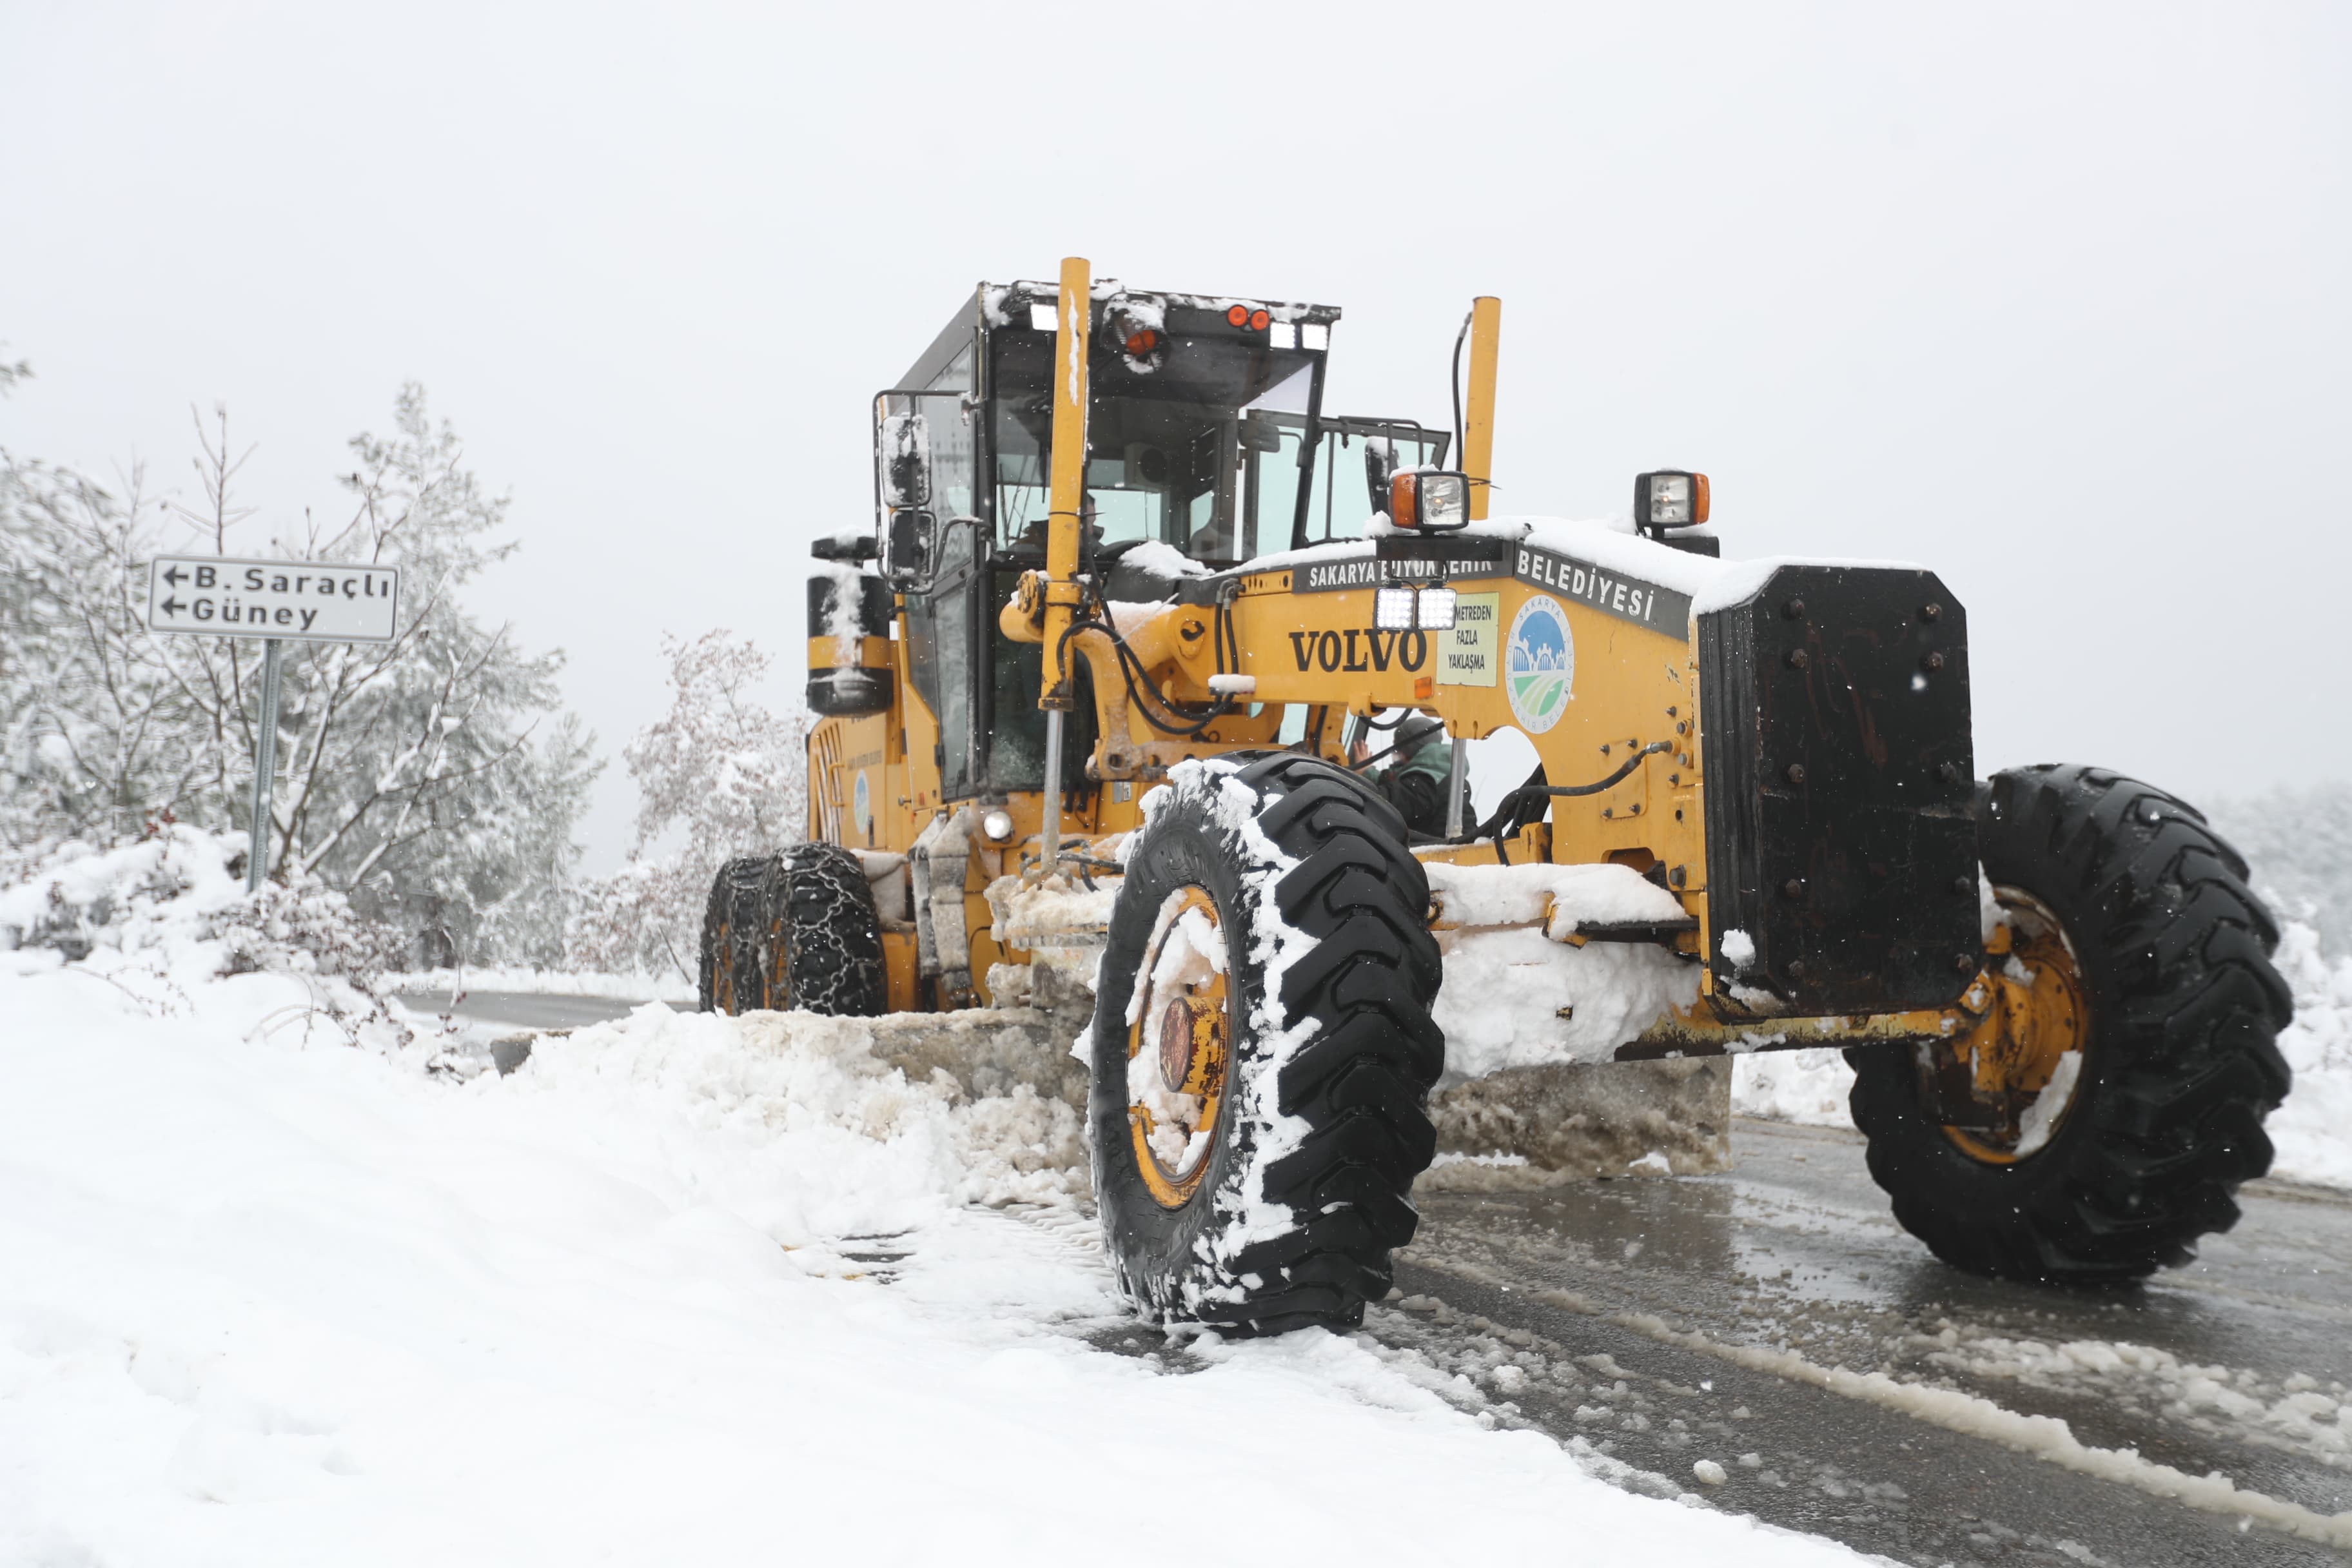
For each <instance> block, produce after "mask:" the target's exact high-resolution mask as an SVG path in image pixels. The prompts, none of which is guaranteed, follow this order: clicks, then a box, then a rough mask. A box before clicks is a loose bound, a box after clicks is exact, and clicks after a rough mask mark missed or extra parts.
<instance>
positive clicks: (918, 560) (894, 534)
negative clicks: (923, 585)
mask: <svg viewBox="0 0 2352 1568" xmlns="http://www.w3.org/2000/svg"><path fill="white" fill-rule="evenodd" d="M934 527H935V525H934V522H933V520H932V517H931V514H930V513H929V512H927V511H915V510H906V511H894V512H892V513H891V514H890V563H889V568H890V574H891V576H893V577H896V578H900V579H903V580H905V581H908V582H920V581H921V580H922V579H923V578H924V577H926V576H928V575H929V574H930V570H931V538H932V534H933V531H934Z"/></svg>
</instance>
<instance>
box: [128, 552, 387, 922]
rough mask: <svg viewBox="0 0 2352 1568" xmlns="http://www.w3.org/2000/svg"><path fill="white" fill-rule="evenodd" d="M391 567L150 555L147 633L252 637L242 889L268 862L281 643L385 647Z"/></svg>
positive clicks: (254, 885) (251, 886)
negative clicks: (257, 648) (249, 786)
mask: <svg viewBox="0 0 2352 1568" xmlns="http://www.w3.org/2000/svg"><path fill="white" fill-rule="evenodd" d="M399 607H400V568H399V567H397V566H345V565H340V564H338V563H335V562H332V561H237V560H232V559H230V558H229V557H227V556H226V555H159V556H157V557H156V558H155V559H154V560H153V561H152V562H151V563H148V567H147V626H148V629H149V630H151V631H158V632H184V633H189V634H193V635H195V636H199V637H260V638H262V639H264V641H263V644H262V659H261V713H260V715H259V721H258V723H257V726H256V728H255V730H254V756H253V816H252V821H253V839H252V845H251V847H249V848H248V849H247V851H246V856H245V886H246V890H247V892H252V891H254V890H256V889H258V888H259V887H260V886H261V875H262V870H263V868H264V867H265V866H267V865H268V859H269V786H270V784H271V781H272V780H274V779H275V778H276V777H277V774H278V682H279V679H281V671H282V669H283V668H284V663H285V649H286V644H287V643H288V642H289V641H291V642H390V641H391V640H392V638H393V633H394V630H395V629H396V626H397V622H396V621H395V619H394V616H395V613H396V612H397V611H398V609H399Z"/></svg>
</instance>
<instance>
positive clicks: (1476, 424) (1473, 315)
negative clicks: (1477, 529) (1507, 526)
mask: <svg viewBox="0 0 2352 1568" xmlns="http://www.w3.org/2000/svg"><path fill="white" fill-rule="evenodd" d="M1502 336H1503V302H1502V301H1501V300H1497V299H1496V298H1495V296H1493V295H1492V294H1481V295H1479V296H1478V298H1476V299H1475V300H1472V301H1471V302H1470V388H1469V401H1468V403H1467V405H1465V409H1464V412H1463V416H1462V450H1461V452H1460V454H1459V457H1460V458H1461V461H1462V472H1463V473H1464V474H1465V475H1467V476H1468V478H1469V480H1470V516H1471V519H1472V521H1478V520H1481V519H1484V518H1485V517H1486V502H1487V499H1488V497H1489V495H1490V494H1491V493H1492V485H1491V483H1490V481H1491V480H1492V479H1494V477H1495V355H1496V351H1497V349H1498V348H1499V346H1500V344H1501V342H1502Z"/></svg>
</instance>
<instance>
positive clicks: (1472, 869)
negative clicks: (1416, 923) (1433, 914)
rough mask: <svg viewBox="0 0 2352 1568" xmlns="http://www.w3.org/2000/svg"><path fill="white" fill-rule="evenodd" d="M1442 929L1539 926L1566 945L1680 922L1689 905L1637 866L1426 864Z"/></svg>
mask: <svg viewBox="0 0 2352 1568" xmlns="http://www.w3.org/2000/svg"><path fill="white" fill-rule="evenodd" d="M1423 869H1424V870H1426V871H1427V872H1428V873H1429V891H1430V896H1431V897H1432V898H1433V899H1434V900H1436V901H1437V904H1438V910H1439V912H1438V920H1439V921H1440V923H1441V924H1444V925H1454V926H1500V925H1523V924H1528V923H1538V924H1544V923H1545V922H1549V923H1548V924H1547V925H1546V932H1547V934H1548V935H1549V936H1550V937H1551V938H1552V940H1554V941H1559V940H1560V939H1562V938H1565V937H1567V936H1569V935H1570V934H1571V933H1573V932H1575V931H1579V930H1580V929H1582V928H1583V927H1585V926H1608V925H1638V924H1643V923H1645V922H1654V921H1678V920H1681V919H1682V918H1683V916H1684V910H1683V906H1682V900H1679V899H1677V898H1675V896H1674V895H1673V894H1672V893H1669V892H1668V891H1666V890H1665V889H1664V888H1661V887H1659V886H1658V885H1657V884H1656V883H1655V882H1652V881H1649V880H1648V879H1645V878H1643V875H1642V874H1641V873H1640V872H1639V871H1636V870H1634V869H1633V868H1632V867H1630V866H1612V865H1595V866H1554V865H1531V866H1455V865H1451V864H1448V863H1447V862H1445V861H1443V860H1432V861H1425V862H1424V863H1423Z"/></svg>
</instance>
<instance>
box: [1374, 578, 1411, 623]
mask: <svg viewBox="0 0 2352 1568" xmlns="http://www.w3.org/2000/svg"><path fill="white" fill-rule="evenodd" d="M1412 598H1413V594H1412V589H1410V588H1382V589H1381V590H1380V591H1379V592H1378V593H1376V594H1374V595H1372V626H1373V628H1374V629H1375V630H1377V631H1383V632H1409V631H1411V630H1412Z"/></svg>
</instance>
